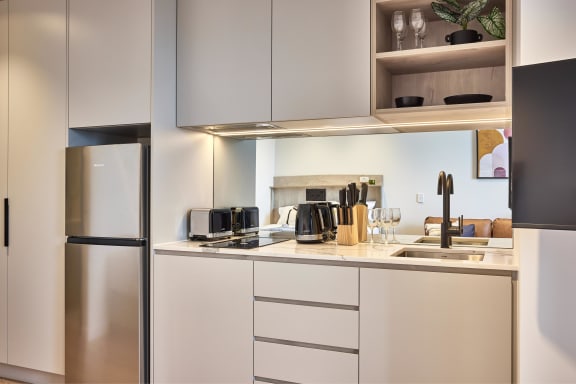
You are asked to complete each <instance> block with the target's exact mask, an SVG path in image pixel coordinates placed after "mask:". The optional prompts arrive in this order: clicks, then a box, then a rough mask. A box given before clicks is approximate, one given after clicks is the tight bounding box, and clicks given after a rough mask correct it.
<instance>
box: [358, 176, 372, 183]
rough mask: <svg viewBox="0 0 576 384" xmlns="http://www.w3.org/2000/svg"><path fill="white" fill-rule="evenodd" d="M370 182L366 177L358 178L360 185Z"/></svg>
mask: <svg viewBox="0 0 576 384" xmlns="http://www.w3.org/2000/svg"><path fill="white" fill-rule="evenodd" d="M369 180H370V177H368V176H360V182H361V183H367V182H368V181H369Z"/></svg>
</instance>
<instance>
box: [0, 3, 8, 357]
mask: <svg viewBox="0 0 576 384" xmlns="http://www.w3.org/2000/svg"><path fill="white" fill-rule="evenodd" d="M7 167H8V0H0V212H1V217H0V236H2V240H0V241H2V243H1V244H0V286H1V287H6V279H7V278H8V275H7V267H8V259H7V258H6V250H7V249H6V247H4V215H5V214H6V213H5V212H4V199H5V198H6V197H7V196H8V195H7V194H8V187H7V185H6V183H7V179H6V178H7V174H6V172H7V170H8V168H7ZM7 305H8V292H6V289H0V363H6V362H7V360H6V359H7V353H8V345H7V337H8V328H7V326H8V324H7V320H8V317H7V316H8V314H7V310H8V307H7Z"/></svg>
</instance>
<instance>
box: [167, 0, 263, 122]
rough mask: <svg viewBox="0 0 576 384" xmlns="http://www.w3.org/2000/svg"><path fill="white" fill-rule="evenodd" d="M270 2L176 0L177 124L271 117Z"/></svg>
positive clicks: (253, 119)
mask: <svg viewBox="0 0 576 384" xmlns="http://www.w3.org/2000/svg"><path fill="white" fill-rule="evenodd" d="M271 9H272V0H217V1H214V0H181V1H179V2H178V66H177V68H178V69H177V70H178V108H177V111H178V126H194V125H206V124H226V123H245V122H257V121H269V120H270V118H271V101H270V98H271V90H270V88H271V79H270V76H271V74H270V71H271V57H270V51H271V27H270V19H271Z"/></svg>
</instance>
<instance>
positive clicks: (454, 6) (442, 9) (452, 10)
mask: <svg viewBox="0 0 576 384" xmlns="http://www.w3.org/2000/svg"><path fill="white" fill-rule="evenodd" d="M487 4H488V0H472V1H469V2H468V4H464V5H461V4H460V2H459V0H440V1H438V2H432V4H431V5H432V10H433V11H434V13H435V14H436V15H438V17H440V18H441V19H442V20H444V21H447V22H449V23H454V24H458V25H460V26H461V27H462V30H460V31H456V32H453V33H451V34H450V35H446V42H448V43H450V44H464V43H473V42H476V41H481V40H482V34H480V33H478V32H477V31H475V30H473V29H468V23H470V22H471V21H473V20H475V19H476V20H478V21H479V22H480V24H481V25H482V27H483V28H484V30H485V31H486V32H487V33H488V34H489V35H492V36H494V37H495V38H497V39H503V38H504V37H505V34H506V27H505V21H504V15H503V14H502V12H501V11H500V10H499V9H498V7H494V8H492V11H490V13H489V14H487V15H480V13H481V12H482V10H483V9H484V8H485V7H486V5H487Z"/></svg>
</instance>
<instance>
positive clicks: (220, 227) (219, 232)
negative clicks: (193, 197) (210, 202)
mask: <svg viewBox="0 0 576 384" xmlns="http://www.w3.org/2000/svg"><path fill="white" fill-rule="evenodd" d="M188 223H189V236H190V238H191V239H198V240H202V239H217V238H221V237H228V236H232V234H233V232H232V210H231V209H229V208H221V209H215V208H212V209H210V208H195V209H191V210H190V213H189V220H188Z"/></svg>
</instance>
